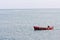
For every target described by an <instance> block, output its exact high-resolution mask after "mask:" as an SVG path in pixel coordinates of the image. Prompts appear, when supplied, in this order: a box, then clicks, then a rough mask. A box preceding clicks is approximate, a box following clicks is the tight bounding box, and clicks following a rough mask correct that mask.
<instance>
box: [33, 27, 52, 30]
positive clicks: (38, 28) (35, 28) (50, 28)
mask: <svg viewBox="0 0 60 40" xmlns="http://www.w3.org/2000/svg"><path fill="white" fill-rule="evenodd" d="M34 30H53V27H50V26H48V27H39V26H34Z"/></svg>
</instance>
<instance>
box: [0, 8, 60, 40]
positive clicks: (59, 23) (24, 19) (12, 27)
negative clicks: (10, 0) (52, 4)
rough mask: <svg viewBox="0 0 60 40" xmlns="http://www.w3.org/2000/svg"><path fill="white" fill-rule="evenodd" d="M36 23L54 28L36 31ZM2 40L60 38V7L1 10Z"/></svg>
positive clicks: (0, 35) (0, 33) (56, 39)
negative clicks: (34, 27)
mask: <svg viewBox="0 0 60 40" xmlns="http://www.w3.org/2000/svg"><path fill="white" fill-rule="evenodd" d="M35 25H36V26H41V27H47V26H48V25H50V26H53V27H54V30H47V31H34V29H33V26H35ZM0 40H60V9H21V10H17V9H15V10H13V9H2V10H0Z"/></svg>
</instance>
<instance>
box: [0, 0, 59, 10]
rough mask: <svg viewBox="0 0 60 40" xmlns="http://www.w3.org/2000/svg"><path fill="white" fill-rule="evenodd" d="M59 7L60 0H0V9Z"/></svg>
mask: <svg viewBox="0 0 60 40" xmlns="http://www.w3.org/2000/svg"><path fill="white" fill-rule="evenodd" d="M6 8H8V9H12V8H13V9H15V8H16V9H17V8H18V9H24V8H25V9H26V8H28V9H29V8H60V0H0V9H6Z"/></svg>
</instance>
